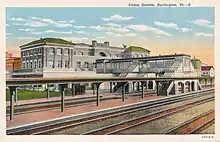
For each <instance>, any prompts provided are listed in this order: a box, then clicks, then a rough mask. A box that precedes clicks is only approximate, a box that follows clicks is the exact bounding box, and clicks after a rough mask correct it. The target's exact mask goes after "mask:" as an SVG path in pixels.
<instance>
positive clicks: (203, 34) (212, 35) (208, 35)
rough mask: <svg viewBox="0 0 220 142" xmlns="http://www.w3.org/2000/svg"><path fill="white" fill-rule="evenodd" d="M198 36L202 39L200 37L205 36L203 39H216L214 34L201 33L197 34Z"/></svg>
mask: <svg viewBox="0 0 220 142" xmlns="http://www.w3.org/2000/svg"><path fill="white" fill-rule="evenodd" d="M195 35H196V36H198V37H200V36H203V37H214V34H213V33H203V32H200V33H195Z"/></svg>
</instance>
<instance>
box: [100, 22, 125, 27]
mask: <svg viewBox="0 0 220 142" xmlns="http://www.w3.org/2000/svg"><path fill="white" fill-rule="evenodd" d="M104 25H106V26H110V27H121V25H119V24H115V23H107V24H104Z"/></svg>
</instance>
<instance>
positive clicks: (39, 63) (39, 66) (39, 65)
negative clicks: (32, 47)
mask: <svg viewBox="0 0 220 142" xmlns="http://www.w3.org/2000/svg"><path fill="white" fill-rule="evenodd" d="M38 68H41V60H38Z"/></svg>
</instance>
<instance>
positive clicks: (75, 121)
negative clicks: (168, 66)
mask: <svg viewBox="0 0 220 142" xmlns="http://www.w3.org/2000/svg"><path fill="white" fill-rule="evenodd" d="M213 91H214V90H213V89H210V90H203V91H200V92H195V93H189V94H185V95H180V96H172V97H169V98H164V99H160V100H151V101H147V102H141V103H137V104H132V105H127V106H122V107H118V108H113V109H109V110H102V111H98V112H94V113H93V112H91V113H88V114H82V115H77V116H73V117H67V118H62V119H55V120H51V121H46V122H42V123H36V124H29V125H25V126H18V127H15V128H8V129H7V134H9V135H10V134H14V135H16V134H20V135H21V134H26V135H28V134H50V133H53V132H57V131H61V130H64V129H67V128H70V127H74V126H80V125H83V124H86V123H91V122H95V121H100V120H103V119H107V118H111V117H117V116H120V115H123V114H128V113H131V112H135V111H140V110H144V109H148V108H153V107H158V106H163V105H167V104H172V103H175V102H180V101H183V100H187V99H191V98H196V97H200V96H204V95H207V94H210V93H213ZM212 99H213V98H212Z"/></svg>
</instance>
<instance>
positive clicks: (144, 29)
mask: <svg viewBox="0 0 220 142" xmlns="http://www.w3.org/2000/svg"><path fill="white" fill-rule="evenodd" d="M126 28H129V29H132V30H135V31H139V32H148V31H150V32H154V33H155V34H157V35H164V36H172V35H171V34H169V33H167V32H165V31H162V30H160V29H156V28H153V27H150V26H147V25H128V26H126Z"/></svg>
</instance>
